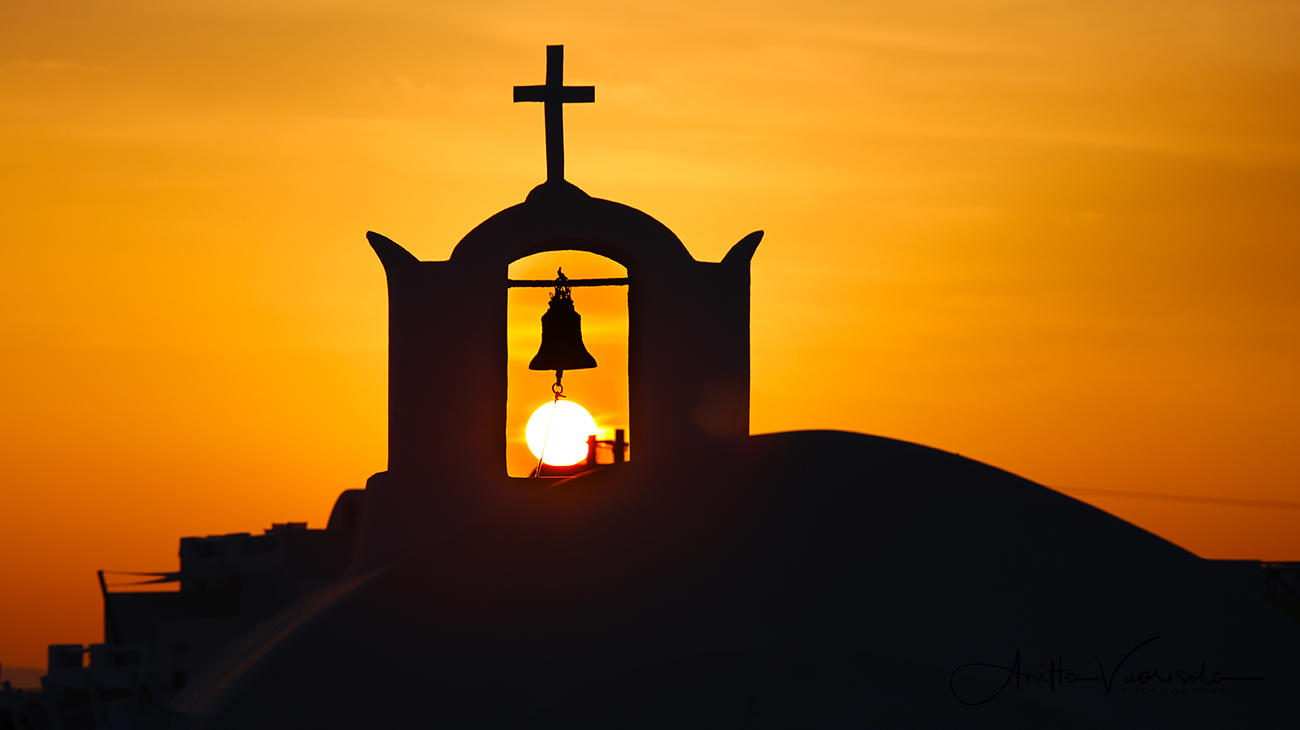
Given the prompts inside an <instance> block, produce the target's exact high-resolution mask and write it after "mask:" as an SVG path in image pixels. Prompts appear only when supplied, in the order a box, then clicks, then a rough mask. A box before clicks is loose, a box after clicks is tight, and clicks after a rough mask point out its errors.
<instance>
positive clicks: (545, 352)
mask: <svg viewBox="0 0 1300 730" xmlns="http://www.w3.org/2000/svg"><path fill="white" fill-rule="evenodd" d="M555 273H556V279H555V291H553V292H551V302H550V305H549V306H548V307H547V309H546V313H545V314H543V315H542V346H541V348H539V349H538V350H537V355H536V356H534V357H533V359H532V361H531V362H529V363H528V369H529V370H554V371H555V384H554V385H552V386H551V393H552V394H553V395H554V396H555V400H554V403H553V404H552V406H551V422H550V423H549V424H547V426H546V439H545V441H544V442H543V444H542V448H541V452H542V453H541V454H539V455H538V457H537V468H536V469H534V470H533V476H538V475H540V474H541V472H542V458H543V457H544V456H545V454H546V444H547V443H549V442H550V440H551V425H552V424H554V422H555V405H556V404H558V403H559V402H560V399H561V398H563V397H564V382H563V380H564V371H565V370H586V369H588V368H594V367H596V358H594V357H592V356H591V353H590V352H587V347H586V345H584V344H583V343H582V315H580V314H578V311H577V310H576V309H574V308H573V292H572V291H571V290H570V288H569V277H567V276H565V275H564V270H563V269H556V270H555Z"/></svg>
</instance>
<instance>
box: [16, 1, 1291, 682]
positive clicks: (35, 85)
mask: <svg viewBox="0 0 1300 730" xmlns="http://www.w3.org/2000/svg"><path fill="white" fill-rule="evenodd" d="M176 5H179V6H181V7H173V8H159V7H157V6H158V4H157V3H145V2H121V3H112V4H107V5H106V4H102V3H91V2H87V1H85V0H82V1H76V0H72V1H69V2H60V3H24V4H21V5H20V6H18V7H11V8H7V9H6V22H5V23H3V24H0V41H3V42H0V99H3V103H0V212H2V213H3V221H4V222H5V226H6V231H5V232H6V243H5V244H4V246H3V248H2V249H0V250H3V267H2V268H0V271H3V276H4V280H3V285H2V286H0V306H2V307H3V312H4V315H3V316H2V317H0V348H3V351H2V353H0V354H3V358H0V363H3V365H0V367H3V369H4V377H3V378H2V379H0V388H3V394H2V395H3V399H2V402H3V403H4V408H3V409H0V423H2V424H3V427H4V435H5V438H4V439H3V440H0V464H2V465H3V468H4V477H3V486H2V487H0V490H2V491H0V497H2V501H0V555H3V556H4V565H5V567H4V577H5V580H4V595H3V599H2V600H0V662H3V663H5V664H13V665H28V666H40V665H43V662H44V646H45V644H48V643H52V642H77V641H81V642H89V641H94V640H98V639H99V638H100V627H99V622H100V620H101V615H100V604H99V599H98V597H97V595H96V594H97V586H96V584H95V580H94V570H95V569H97V568H111V569H123V570H132V569H138V570H165V569H169V568H173V567H174V566H175V565H176V549H177V540H178V538H179V537H181V536H182V535H195V534H212V533H223V532H236V531H251V530H260V529H262V528H264V527H266V526H267V525H269V523H270V522H272V521H277V522H283V521H288V520H308V521H310V522H311V523H312V524H313V526H323V524H324V520H325V518H326V517H327V515H328V510H329V508H330V506H331V504H332V502H333V499H334V498H335V496H336V495H337V494H338V493H339V492H340V491H341V490H343V489H348V488H355V487H359V486H361V485H363V484H364V481H365V479H366V477H368V476H369V475H370V474H372V473H374V472H376V471H379V470H382V469H383V468H384V466H385V438H386V433H385V398H386V383H385V357H386V340H385V337H386V290H385V284H384V277H383V273H382V270H381V267H380V265H379V263H378V262H377V261H376V260H375V258H374V255H373V253H372V252H371V251H370V250H369V248H368V246H367V245H366V242H365V239H364V237H363V234H364V232H365V231H366V230H367V229H373V230H376V231H379V232H381V233H383V234H384V235H387V236H389V237H391V238H393V239H394V240H396V241H398V242H399V243H401V244H403V245H404V246H406V247H407V248H408V249H409V250H411V251H412V252H413V253H415V254H416V255H417V256H420V257H421V258H425V259H443V258H445V257H446V256H447V255H448V254H449V252H450V251H451V248H452V246H454V245H455V243H456V242H457V241H458V240H459V239H460V237H461V236H463V235H464V234H465V233H466V232H468V231H469V230H470V229H471V228H473V227H474V226H475V225H476V224H477V223H478V222H480V221H481V220H482V219H484V218H486V217H487V216H489V215H491V214H492V213H494V212H496V211H497V210H499V209H501V208H503V207H506V206H508V205H511V204H514V203H516V202H518V201H520V200H522V199H523V196H524V195H525V194H526V193H527V192H528V190H529V189H531V187H532V186H533V185H535V184H537V183H538V182H540V181H541V180H542V178H543V177H544V154H543V146H542V120H541V110H540V108H538V105H536V104H519V105H515V104H511V102H510V99H511V86H513V85H515V84H535V83H541V81H542V79H543V76H544V72H545V71H544V59H545V53H544V50H543V47H544V46H545V45H546V44H547V43H564V44H565V45H566V48H567V55H566V80H567V81H568V82H569V83H573V84H594V85H595V86H596V99H597V103H596V104H594V105H575V106H573V107H569V108H568V109H566V113H565V118H566V138H567V147H568V157H567V159H568V177H569V179H570V180H572V181H573V182H575V183H576V184H578V185H579V186H581V187H582V188H583V189H585V190H586V191H587V192H589V193H591V194H593V195H596V196H599V197H604V198H610V199H614V200H618V201H620V202H624V203H627V204H630V205H633V206H635V207H638V208H640V209H642V210H644V211H646V212H647V213H649V214H651V215H653V216H655V217H657V218H658V219H659V220H661V221H662V222H664V223H665V224H666V225H668V226H669V227H670V228H672V229H673V230H674V231H675V232H676V233H677V234H678V235H679V236H680V237H681V238H682V240H683V241H684V242H685V243H686V245H687V247H688V248H689V249H690V250H691V252H692V253H693V254H694V255H695V256H696V258H698V259H702V260H712V261H716V260H718V259H719V258H720V257H721V256H722V254H723V253H725V251H726V250H727V249H728V248H729V247H730V246H731V245H732V244H733V243H735V242H736V241H737V240H739V239H740V238H741V237H742V236H744V235H745V234H746V233H749V232H750V231H752V230H756V229H764V230H765V231H766V237H765V239H764V242H763V244H762V246H760V248H759V249H758V253H757V255H756V257H755V259H754V267H753V305H752V338H753V356H752V365H753V391H752V397H753V408H752V419H751V423H752V430H753V431H754V432H766V431H775V430H787V429H797V428H841V429H849V430H854V431H863V432H868V433H874V434H880V435H886V436H892V437H896V438H902V439H906V440H910V441H917V442H920V443H924V444H927V445H932V446H936V447H939V448H943V449H947V450H950V451H956V452H959V453H961V454H963V455H966V456H970V457H972V458H975V459H978V460H980V461H984V462H987V463H990V464H993V465H995V466H999V467H1002V468H1005V469H1007V470H1009V471H1012V472H1015V473H1018V474H1021V475H1023V476H1026V477H1028V478H1030V479H1034V480H1036V481H1039V482H1041V483H1044V484H1047V485H1050V486H1053V487H1057V488H1059V489H1061V490H1062V491H1065V492H1066V493H1071V489H1072V488H1074V489H1079V490H1120V491H1137V492H1155V493H1166V494H1175V495H1193V496H1197V495H1199V496H1212V497H1221V498H1232V499H1245V500H1268V501H1275V502H1277V501H1282V502H1296V501H1300V494H1298V493H1297V491H1298V490H1297V485H1300V466H1297V460H1296V459H1295V458H1294V452H1295V444H1296V443H1297V441H1298V440H1300V419H1297V415H1296V414H1297V410H1298V406H1300V386H1297V379H1296V377H1295V373H1296V372H1297V370H1298V368H1297V365H1300V357H1298V355H1300V352H1298V351H1300V344H1298V343H1300V294H1297V287H1296V278H1297V277H1296V275H1297V272H1300V246H1298V245H1297V244H1298V243H1300V241H1297V230H1300V93H1298V92H1297V89H1300V46H1298V45H1297V44H1296V43H1295V39H1296V38H1297V37H1300V5H1297V4H1296V3H1294V2H1290V1H1289V0H1282V1H1278V2H1251V3H1236V2H1227V1H1226V0H1215V1H1213V2H1210V1H1207V0H1190V1H1189V2H1179V3H1170V2H1161V1H1156V0H1126V1H1125V2H1119V1H1118V0H1105V1H1102V2H1028V3H1026V2H980V3H974V2H959V1H958V0H922V1H919V2H918V0H906V1H904V0H886V1H885V2H876V3H869V4H868V3H859V2H805V3H799V4H797V5H791V4H788V3H754V2H745V3H739V2H736V3H729V4H724V5H713V6H711V7H709V8H700V7H698V4H697V3H687V2H673V1H670V2H661V3H655V4H654V7H653V8H651V7H648V6H647V7H640V8H635V9H627V8H615V7H611V6H610V5H609V4H607V3H595V2H569V3H564V2H560V3H554V2H553V3H547V4H545V6H542V5H537V6H529V5H523V4H513V3H484V2H476V3H469V2H465V3H427V2H414V1H411V2H400V1H398V0H384V1H381V2H360V1H354V0H333V1H332V2H306V1H305V0H259V1H258V2H252V1H251V0H221V1H217V0H207V1H205V0H197V1H195V2H187V3H183V4H176ZM556 255H558V254H550V255H548V256H556ZM588 265H590V267H593V268H595V267H599V266H601V265H605V266H614V265H613V264H612V263H610V262H604V263H601V262H595V263H592V262H590V261H588V262H585V263H583V262H575V263H574V264H573V267H574V268H573V269H572V270H570V268H569V265H568V264H566V273H568V274H569V275H571V276H579V275H583V276H608V275H618V274H617V273H615V274H610V273H607V272H603V271H594V270H590V269H584V267H587V266H588ZM530 266H532V267H534V268H536V269H537V271H534V272H533V273H529V274H525V275H527V276H536V277H539V278H540V277H543V276H549V275H551V274H548V273H546V271H547V270H549V271H551V272H553V270H554V264H553V262H551V261H549V260H546V261H538V262H527V261H525V262H520V263H518V264H516V267H512V275H514V274H515V268H518V267H522V268H528V267H530ZM615 268H617V267H616V266H615ZM540 291H542V290H532V293H533V294H538V292H540ZM588 291H589V290H582V291H581V292H580V293H578V294H577V295H576V296H577V297H579V299H578V308H579V311H580V312H582V314H583V317H584V327H585V328H586V327H590V329H585V330H584V334H585V335H587V336H588V337H589V338H590V339H589V341H588V344H589V346H590V347H591V348H592V351H593V354H595V355H596V356H597V358H598V359H602V355H601V353H600V352H598V351H597V350H596V348H598V347H606V348H610V351H611V352H613V353H614V354H613V355H611V356H610V357H611V358H612V360H611V361H610V362H611V365H610V366H609V367H608V368H606V367H605V362H604V360H602V368H598V369H597V370H594V371H591V373H590V374H584V375H583V376H582V378H581V379H579V378H578V377H577V376H576V375H575V380H574V382H573V384H572V387H575V388H580V389H583V390H584V391H585V393H588V394H591V396H592V397H586V396H585V395H584V397H583V398H581V399H580V402H582V403H583V405H585V406H587V407H588V408H589V409H590V410H591V411H592V413H593V414H594V415H596V417H597V420H598V422H599V423H600V424H601V425H602V426H605V425H607V424H609V425H611V426H614V425H616V424H619V423H625V422H626V382H625V380H620V377H621V376H622V375H623V374H625V373H626V351H625V348H626V343H625V334H621V332H622V330H620V329H619V328H620V327H625V326H626V324H625V320H626V305H625V302H626V299H625V296H626V295H625V293H624V294H622V295H621V296H623V297H624V298H623V299H622V300H621V301H620V300H619V298H618V297H619V296H620V295H619V294H612V295H611V294H603V293H602V294H589V293H588ZM510 296H511V299H510V302H511V315H510V316H511V330H510V343H511V358H512V361H511V362H512V370H511V379H512V380H511V383H512V386H511V387H512V392H511V396H510V397H511V401H510V404H511V408H512V411H511V414H510V418H511V419H513V420H512V421H511V423H512V424H513V423H517V424H518V425H519V429H517V430H519V431H521V430H522V424H523V422H524V420H526V418H527V415H528V413H531V411H532V410H533V409H534V408H536V407H537V405H539V404H540V402H542V401H544V400H545V398H546V397H547V393H548V392H549V391H547V390H546V385H547V383H546V382H540V381H539V382H540V385H538V384H537V383H533V382H532V381H528V380H525V379H523V378H525V377H527V376H522V375H521V376H520V377H519V379H517V378H516V374H515V373H516V370H515V369H514V367H515V365H517V364H519V363H516V362H515V361H516V360H520V361H521V362H522V363H526V361H527V358H529V357H531V355H532V353H533V352H535V349H533V350H531V351H530V350H529V348H535V347H536V339H535V338H536V336H537V334H536V333H537V330H536V329H534V328H536V327H538V325H537V324H536V323H537V318H539V317H540V316H541V313H542V311H544V308H545V302H544V297H542V298H541V299H539V302H540V303H537V302H530V300H528V299H527V297H525V296H524V295H523V294H518V293H515V292H512V294H511V295H510ZM611 296H612V298H610V297H611ZM620 307H622V309H620ZM530 338H532V341H531V342H529V340H530ZM620 343H621V344H620ZM620 346H621V347H623V350H622V351H621V352H620V351H619V350H618V348H619V347H620ZM619 358H622V360H620V359H619ZM620 363H621V365H620ZM620 368H621V369H620ZM542 375H543V376H544V375H545V374H542ZM543 380H545V378H544V377H543ZM548 382H549V381H548ZM516 384H517V385H518V392H516V391H515V387H516ZM534 390H536V391H537V397H532V396H529V395H528V394H529V393H533V391H534ZM576 397H577V394H576V393H575V398H576ZM620 398H621V399H622V400H619V399H620ZM516 411H518V412H517V413H516ZM620 419H622V420H621V421H620ZM509 437H510V438H511V439H513V446H511V447H510V448H513V449H515V451H511V452H508V453H511V454H518V453H520V452H519V451H518V450H519V449H523V451H522V453H523V454H524V458H523V459H522V461H523V462H526V461H527V458H526V455H527V452H526V448H525V447H524V446H523V445H522V433H512V434H509ZM631 439H632V441H633V449H635V434H631ZM510 458H515V459H516V460H518V457H517V456H515V457H510ZM1076 494H1077V495H1078V496H1079V497H1080V498H1083V499H1086V501H1089V502H1091V503H1093V504H1096V505H1098V506H1099V507H1101V508H1103V509H1106V510H1108V511H1111V512H1113V513H1115V514H1117V515H1119V516H1121V517H1123V518H1125V519H1128V520H1130V521H1132V522H1134V523H1136V524H1138V525H1140V526H1142V527H1144V528H1146V529H1149V530H1152V531H1153V532H1156V533H1157V534H1160V535H1162V536H1165V537H1167V538H1169V539H1171V540H1173V541H1175V542H1177V543H1179V544H1181V545H1183V546H1185V547H1187V548H1189V549H1191V550H1193V551H1194V552H1196V553H1198V554H1201V555H1204V556H1207V557H1223V558H1267V559H1288V558H1289V559H1300V531H1298V530H1296V529H1295V524H1296V520H1297V517H1300V510H1296V509H1286V508H1279V507H1272V508H1262V507H1250V506H1241V505H1237V506H1232V505H1222V504H1203V503H1193V502H1175V501H1160V500H1147V499H1136V498H1132V497H1118V496H1105V495H1104V494H1103V493H1100V492H1088V493H1087V494H1085V493H1084V492H1083V491H1079V492H1077V493H1076Z"/></svg>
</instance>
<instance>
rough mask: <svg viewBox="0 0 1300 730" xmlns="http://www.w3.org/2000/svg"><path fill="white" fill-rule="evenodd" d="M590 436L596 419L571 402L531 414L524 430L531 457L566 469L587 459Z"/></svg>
mask: <svg viewBox="0 0 1300 730" xmlns="http://www.w3.org/2000/svg"><path fill="white" fill-rule="evenodd" d="M548 432H549V438H548V435H547V434H548ZM594 433H596V419H594V418H592V417H591V414H590V413H588V412H587V409H586V408H583V407H582V406H580V405H578V404H577V403H574V402H573V401H568V400H561V401H556V402H554V403H547V404H545V405H543V406H542V407H541V408H538V409H537V410H535V411H533V415H532V416H531V417H529V419H528V425H527V426H526V427H525V428H524V440H526V441H527V442H528V450H529V451H532V452H533V456H536V457H537V458H539V459H541V460H542V461H544V462H545V463H547V464H550V465H551V466H569V465H570V464H577V463H578V462H579V461H582V460H583V459H585V458H587V437H588V436H590V435H591V434H594ZM543 449H545V455H544V456H543Z"/></svg>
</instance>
